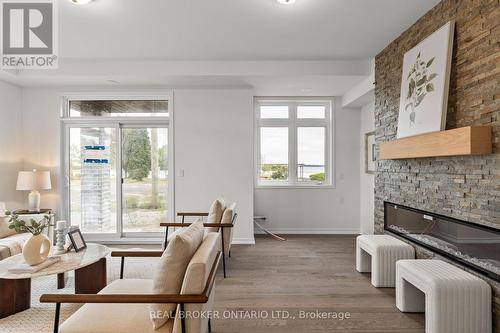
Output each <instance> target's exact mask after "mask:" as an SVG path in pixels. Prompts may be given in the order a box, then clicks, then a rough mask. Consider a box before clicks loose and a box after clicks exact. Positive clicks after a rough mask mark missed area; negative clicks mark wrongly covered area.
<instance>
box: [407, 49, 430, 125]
mask: <svg viewBox="0 0 500 333" xmlns="http://www.w3.org/2000/svg"><path fill="white" fill-rule="evenodd" d="M434 59H435V57H432V58H431V59H429V60H428V61H424V60H422V59H420V52H419V53H418V55H417V59H416V60H415V63H414V64H413V67H412V68H411V70H410V73H408V77H407V79H408V92H407V94H406V100H407V102H408V103H407V104H406V106H405V111H406V110H408V108H410V109H411V112H410V124H415V111H416V109H417V107H418V106H419V105H420V103H422V101H423V100H424V98H425V96H426V95H427V93H430V92H432V91H434V84H433V83H432V82H431V81H432V80H433V79H434V78H435V77H436V76H438V75H437V74H436V73H432V74H429V73H428V71H429V67H430V66H431V65H432V63H433V62H434Z"/></svg>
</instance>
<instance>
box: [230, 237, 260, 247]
mask: <svg viewBox="0 0 500 333" xmlns="http://www.w3.org/2000/svg"><path fill="white" fill-rule="evenodd" d="M232 244H240V245H254V244H255V238H253V237H252V238H233V242H232Z"/></svg>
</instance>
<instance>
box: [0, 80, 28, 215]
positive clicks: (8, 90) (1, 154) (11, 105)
mask: <svg viewBox="0 0 500 333" xmlns="http://www.w3.org/2000/svg"><path fill="white" fill-rule="evenodd" d="M21 109H22V89H21V88H19V87H17V86H14V85H12V84H9V83H6V82H3V81H0V202H5V203H6V206H7V209H18V208H20V207H21V205H22V203H23V202H24V201H26V202H27V201H28V193H27V192H19V191H16V180H17V173H18V171H21V170H23V150H22V136H23V131H22V115H21V111H22V110H21ZM24 199H25V200H24Z"/></svg>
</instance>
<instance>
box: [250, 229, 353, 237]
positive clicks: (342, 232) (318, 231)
mask: <svg viewBox="0 0 500 333" xmlns="http://www.w3.org/2000/svg"><path fill="white" fill-rule="evenodd" d="M268 230H269V231H270V232H272V233H275V234H278V235H280V234H282V235H358V234H360V231H359V229H344V228H314V229H307V228H286V229H268ZM255 234H259V235H261V234H265V233H264V232H261V231H260V230H258V229H257V228H256V229H255Z"/></svg>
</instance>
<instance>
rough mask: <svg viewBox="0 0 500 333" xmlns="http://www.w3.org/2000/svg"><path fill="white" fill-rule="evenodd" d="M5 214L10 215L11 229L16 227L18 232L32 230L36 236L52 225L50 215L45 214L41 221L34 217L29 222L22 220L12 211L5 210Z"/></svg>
mask: <svg viewBox="0 0 500 333" xmlns="http://www.w3.org/2000/svg"><path fill="white" fill-rule="evenodd" d="M5 215H7V216H9V223H10V224H9V229H15V230H16V232H17V233H24V232H31V233H32V234H33V235H35V236H36V235H40V234H41V233H42V232H43V230H44V229H45V228H47V227H50V226H52V224H50V216H48V215H44V216H43V219H42V220H41V221H39V222H37V221H35V220H34V219H30V220H29V222H26V221H23V220H20V219H19V215H16V214H13V213H11V212H5Z"/></svg>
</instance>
